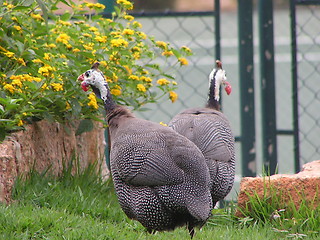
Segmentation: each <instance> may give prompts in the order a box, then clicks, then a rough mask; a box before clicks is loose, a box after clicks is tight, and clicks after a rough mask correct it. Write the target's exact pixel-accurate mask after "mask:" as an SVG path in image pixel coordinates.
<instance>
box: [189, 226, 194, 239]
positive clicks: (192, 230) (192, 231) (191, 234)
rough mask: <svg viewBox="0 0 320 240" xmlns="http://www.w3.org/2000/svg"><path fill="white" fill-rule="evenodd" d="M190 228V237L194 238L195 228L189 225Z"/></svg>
mask: <svg viewBox="0 0 320 240" xmlns="http://www.w3.org/2000/svg"><path fill="white" fill-rule="evenodd" d="M188 230H189V234H190V238H191V239H192V238H193V235H194V228H193V226H190V225H188Z"/></svg>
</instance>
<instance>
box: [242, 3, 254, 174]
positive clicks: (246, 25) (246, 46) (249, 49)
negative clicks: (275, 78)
mask: <svg viewBox="0 0 320 240" xmlns="http://www.w3.org/2000/svg"><path fill="white" fill-rule="evenodd" d="M252 8H253V3H252V0H238V25H239V71H240V107H241V110H240V113H241V137H240V141H241V158H242V175H243V176H248V177H255V176H256V172H257V170H256V139H255V134H256V133H255V118H254V71H253V70H254V62H253V56H254V55H253V27H252V25H253V24H252V15H253V10H252Z"/></svg>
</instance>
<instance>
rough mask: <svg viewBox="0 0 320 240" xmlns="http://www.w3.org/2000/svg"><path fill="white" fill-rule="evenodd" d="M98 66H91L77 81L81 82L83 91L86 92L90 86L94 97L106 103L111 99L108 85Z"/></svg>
mask: <svg viewBox="0 0 320 240" xmlns="http://www.w3.org/2000/svg"><path fill="white" fill-rule="evenodd" d="M99 65H100V64H99V62H96V63H95V64H93V66H92V67H91V69H89V70H88V71H86V72H84V73H83V74H81V75H80V76H79V77H78V80H79V81H81V87H82V89H83V90H84V91H88V87H89V86H91V88H92V90H93V92H94V93H95V94H96V96H97V97H99V98H100V99H102V100H103V101H104V102H106V101H107V99H108V98H111V95H110V91H109V86H108V83H107V81H106V79H105V78H104V76H103V73H102V72H101V71H100V70H99V69H98V67H99Z"/></svg>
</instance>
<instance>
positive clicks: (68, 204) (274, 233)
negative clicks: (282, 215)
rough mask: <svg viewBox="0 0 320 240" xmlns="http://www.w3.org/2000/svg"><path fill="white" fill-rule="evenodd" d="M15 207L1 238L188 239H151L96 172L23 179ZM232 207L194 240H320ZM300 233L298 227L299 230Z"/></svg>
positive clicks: (175, 235) (0, 218)
mask: <svg viewBox="0 0 320 240" xmlns="http://www.w3.org/2000/svg"><path fill="white" fill-rule="evenodd" d="M13 199H14V201H13V203H12V204H10V205H4V204H1V205H0V239H19V240H20V239H59V240H60V239H86V240H89V239H95V240H96V239H126V240H127V239H133V240H138V239H151V240H152V239H190V237H189V235H188V232H187V230H186V229H185V228H178V229H176V230H175V231H172V232H158V233H156V234H154V235H150V234H148V233H147V232H146V231H145V229H144V227H143V226H142V225H141V224H140V223H139V222H137V221H131V220H129V219H128V218H127V217H126V215H125V214H124V213H123V212H122V210H121V209H120V206H119V204H118V201H117V198H116V195H115V193H114V189H113V185H112V181H107V182H102V181H101V180H100V179H99V177H97V174H95V172H94V171H93V167H89V168H88V169H86V170H85V171H84V172H81V173H77V174H75V175H73V176H72V174H71V173H70V171H69V170H65V171H64V173H63V174H62V176H61V177H60V178H55V177H52V176H49V175H48V174H39V173H36V172H32V173H30V174H29V175H28V177H27V178H26V179H25V180H22V178H19V179H18V180H17V182H16V184H15V188H14V191H13ZM232 209H233V208H230V207H228V208H225V209H215V210H213V215H212V217H211V219H210V220H209V221H208V223H207V224H206V225H205V226H204V227H203V228H202V229H201V230H197V231H196V235H195V237H194V239H215V240H217V239H223V240H226V239H228V240H229V239H230V240H232V239H237V240H238V239H266V240H268V239H270V240H271V239H272V240H273V239H319V233H317V231H313V230H314V229H313V230H311V229H305V228H303V231H302V230H301V232H297V231H296V230H295V231H294V232H292V231H291V229H292V228H288V229H281V224H279V223H273V222H272V221H271V222H265V223H259V221H257V220H255V219H253V218H249V217H247V218H240V219H239V218H236V217H235V216H234V210H232ZM297 229H299V227H297Z"/></svg>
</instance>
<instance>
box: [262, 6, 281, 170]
mask: <svg viewBox="0 0 320 240" xmlns="http://www.w3.org/2000/svg"><path fill="white" fill-rule="evenodd" d="M258 6H259V40H260V76H261V97H262V99H261V104H262V106H261V107H262V143H263V162H264V169H265V171H267V173H269V174H270V175H272V174H275V173H276V169H277V165H278V163H277V129H276V128H277V126H276V95H275V70H274V66H275V65H274V43H273V3H272V1H270V0H259V3H258Z"/></svg>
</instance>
